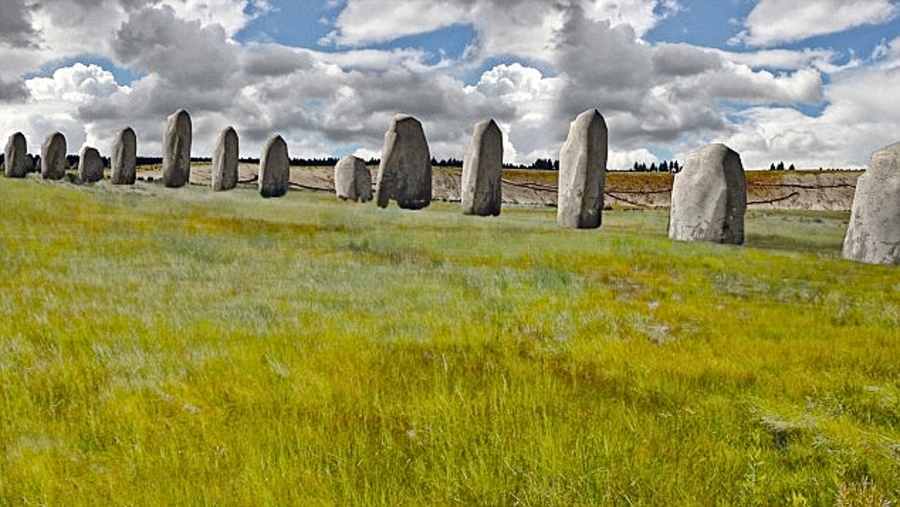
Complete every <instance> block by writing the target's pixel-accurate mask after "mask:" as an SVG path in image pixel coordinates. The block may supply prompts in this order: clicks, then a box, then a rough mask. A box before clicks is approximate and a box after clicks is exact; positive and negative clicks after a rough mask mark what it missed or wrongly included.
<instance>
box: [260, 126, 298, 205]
mask: <svg viewBox="0 0 900 507" xmlns="http://www.w3.org/2000/svg"><path fill="white" fill-rule="evenodd" d="M290 178H291V158H290V157H289V156H288V149H287V143H285V142H284V139H282V138H281V136H275V137H273V138H271V139H269V140H268V141H267V142H266V145H265V147H263V153H262V158H260V159H259V194H260V195H262V196H263V197H281V196H283V195H284V194H286V193H287V191H288V184H289V183H290Z"/></svg>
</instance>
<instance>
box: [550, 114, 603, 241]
mask: <svg viewBox="0 0 900 507" xmlns="http://www.w3.org/2000/svg"><path fill="white" fill-rule="evenodd" d="M607 149H608V131H607V129H606V121H605V120H604V119H603V115H601V114H600V112H599V111H597V110H596V109H588V110H587V111H585V112H583V113H581V114H579V115H578V116H577V117H576V118H575V121H573V122H572V123H571V125H570V126H569V136H568V137H567V138H566V142H565V143H564V144H563V147H562V149H561V150H560V152H559V197H558V204H557V211H556V223H557V225H559V226H560V227H568V228H571V229H595V228H597V227H600V224H601V222H602V218H603V217H602V213H603V185H604V181H605V179H606V158H607Z"/></svg>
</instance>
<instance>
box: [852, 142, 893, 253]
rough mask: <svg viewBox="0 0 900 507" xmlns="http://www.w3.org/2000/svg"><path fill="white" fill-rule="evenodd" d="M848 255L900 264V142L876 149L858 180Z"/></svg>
mask: <svg viewBox="0 0 900 507" xmlns="http://www.w3.org/2000/svg"><path fill="white" fill-rule="evenodd" d="M843 254H844V258H845V259H848V260H852V261H857V262H865V263H868V264H893V265H900V142H897V143H894V144H892V145H890V146H887V147H885V148H882V149H880V150H878V151H876V152H875V153H874V154H873V155H872V158H871V160H870V161H869V168H868V169H867V170H866V172H865V173H863V175H862V176H860V177H859V179H858V180H857V183H856V194H855V195H854V197H853V208H852V209H851V211H850V225H849V226H848V227H847V235H846V236H845V237H844V251H843Z"/></svg>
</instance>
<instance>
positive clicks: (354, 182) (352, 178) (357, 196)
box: [334, 155, 372, 202]
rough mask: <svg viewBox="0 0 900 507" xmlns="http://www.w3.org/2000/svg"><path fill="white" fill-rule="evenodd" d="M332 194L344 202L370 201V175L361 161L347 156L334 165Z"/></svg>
mask: <svg viewBox="0 0 900 507" xmlns="http://www.w3.org/2000/svg"><path fill="white" fill-rule="evenodd" d="M334 192H335V193H336V194H337V196H338V197H340V198H341V199H344V200H351V201H362V202H367V201H371V200H372V173H370V172H369V168H368V167H366V163H365V161H363V159H361V158H359V157H355V156H353V155H347V156H346V157H344V158H342V159H340V160H339V161H338V163H337V164H335V166H334Z"/></svg>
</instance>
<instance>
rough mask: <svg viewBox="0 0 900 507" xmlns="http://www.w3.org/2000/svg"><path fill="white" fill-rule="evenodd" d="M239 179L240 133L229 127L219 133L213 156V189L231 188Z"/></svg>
mask: <svg viewBox="0 0 900 507" xmlns="http://www.w3.org/2000/svg"><path fill="white" fill-rule="evenodd" d="M237 180H238V135H237V132H235V131H234V129H233V128H231V127H228V128H226V129H225V130H223V131H222V132H221V133H220V134H219V139H218V141H217V142H216V150H215V151H214V152H213V158H212V189H213V190H215V191H221V190H231V189H232V188H234V187H236V186H237Z"/></svg>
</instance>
